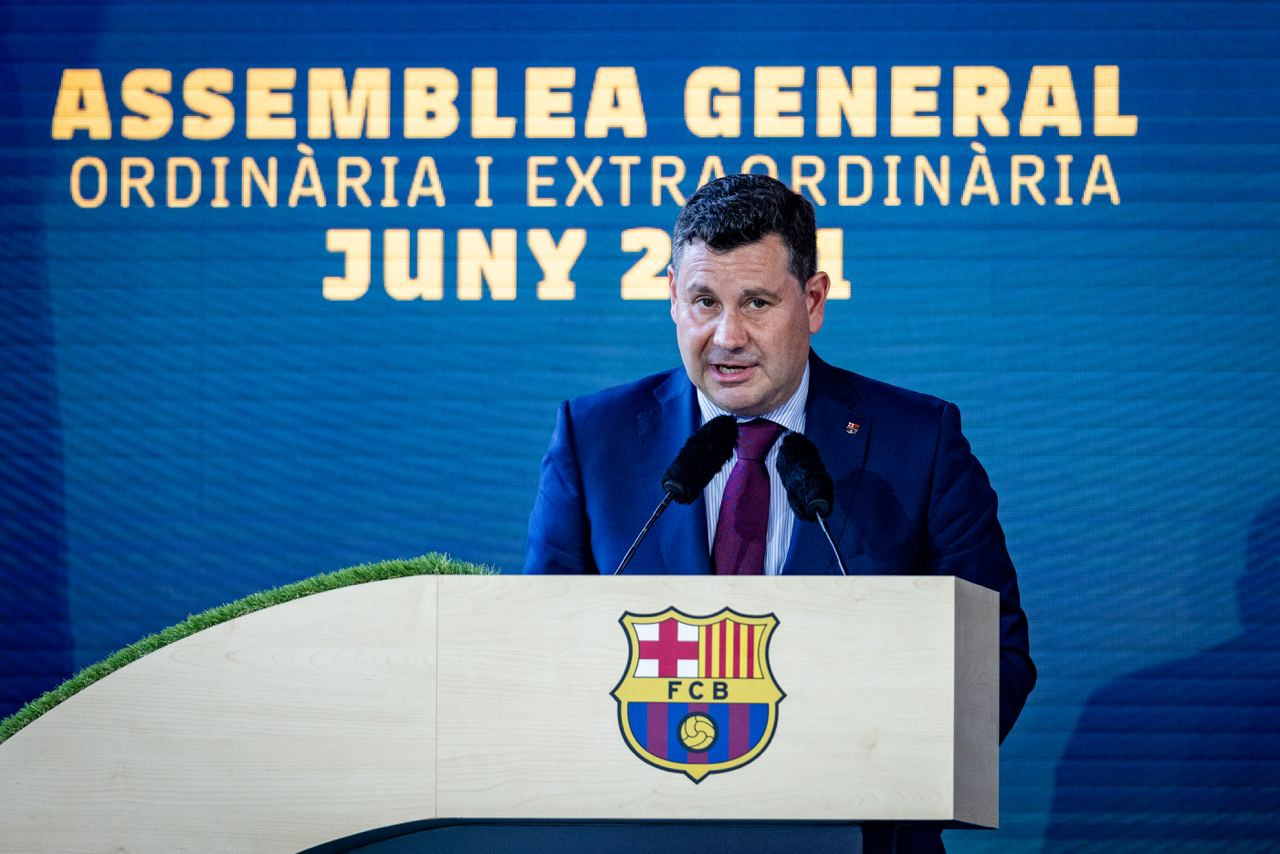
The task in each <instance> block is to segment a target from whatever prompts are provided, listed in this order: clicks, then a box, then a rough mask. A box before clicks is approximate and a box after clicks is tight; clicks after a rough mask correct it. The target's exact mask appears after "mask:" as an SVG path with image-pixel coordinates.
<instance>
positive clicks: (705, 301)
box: [693, 297, 716, 308]
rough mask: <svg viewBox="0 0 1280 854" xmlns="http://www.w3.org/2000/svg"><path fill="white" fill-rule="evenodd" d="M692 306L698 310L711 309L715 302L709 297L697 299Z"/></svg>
mask: <svg viewBox="0 0 1280 854" xmlns="http://www.w3.org/2000/svg"><path fill="white" fill-rule="evenodd" d="M693 304H694V305H696V306H698V307H699V308H711V307H712V306H713V305H715V304H716V301H715V300H713V299H712V298H711V297H698V298H697V299H695V300H694V301H693Z"/></svg>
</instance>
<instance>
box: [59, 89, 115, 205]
mask: <svg viewBox="0 0 1280 854" xmlns="http://www.w3.org/2000/svg"><path fill="white" fill-rule="evenodd" d="M78 130H83V131H87V132H88V134H89V139H111V111H110V109H109V108H108V107H107V92H106V89H104V88H103V86H102V72H101V71H99V70H98V69H96V68H64V69H62V83H61V84H59V86H58V100H57V103H55V104H54V107H53V127H52V133H53V138H54V139H71V138H72V137H73V136H75V133H76V131H78ZM103 185H104V186H105V182H103ZM82 207H83V206H82ZM89 207H97V205H89Z"/></svg>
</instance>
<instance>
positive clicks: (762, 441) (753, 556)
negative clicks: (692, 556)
mask: <svg viewBox="0 0 1280 854" xmlns="http://www.w3.org/2000/svg"><path fill="white" fill-rule="evenodd" d="M782 431H783V427H782V425H781V424H775V423H774V422H772V421H765V420H763V419H759V418H757V419H756V420H755V421H748V422H747V423H746V424H739V425H738V446H737V451H738V461H737V462H736V463H734V464H733V471H731V472H729V481H728V482H727V483H726V484H725V486H724V498H723V499H722V500H721V502H720V519H719V521H717V522H716V539H715V545H713V546H712V547H711V556H712V560H713V561H714V562H715V569H716V574H717V575H763V574H764V551H765V541H766V539H767V537H768V532H769V470H768V469H767V468H765V465H764V460H765V457H767V456H769V449H770V448H772V447H773V443H774V442H776V441H778V436H780V435H782Z"/></svg>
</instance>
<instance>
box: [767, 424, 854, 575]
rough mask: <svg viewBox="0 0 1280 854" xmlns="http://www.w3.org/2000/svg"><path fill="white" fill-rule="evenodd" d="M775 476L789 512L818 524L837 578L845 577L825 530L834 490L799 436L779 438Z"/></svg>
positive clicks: (815, 451) (815, 453)
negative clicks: (836, 568)
mask: <svg viewBox="0 0 1280 854" xmlns="http://www.w3.org/2000/svg"><path fill="white" fill-rule="evenodd" d="M778 476H779V477H780V478H782V485H783V487H784V488H785V489H786V490H787V503H789V504H790V505H791V510H792V512H794V513H795V514H796V515H797V516H799V517H800V518H801V519H804V520H806V521H808V522H817V523H818V527H820V528H822V533H823V534H824V535H826V538H827V543H829V544H830V545H831V552H832V553H833V554H834V555H835V556H836V563H837V564H838V565H839V566H840V574H841V575H848V574H849V568H848V567H847V566H845V564H844V558H842V557H841V556H840V550H839V549H838V548H836V541H835V540H834V539H833V538H832V537H831V531H830V529H829V528H827V516H830V515H831V508H832V507H833V506H834V505H835V486H834V485H833V484H832V482H831V475H830V474H828V473H827V467H826V466H824V465H823V464H822V457H821V456H819V454H818V449H817V448H816V447H815V446H814V444H813V442H811V441H809V439H808V437H806V436H805V435H804V434H803V433H788V434H787V435H786V436H785V437H784V438H783V440H782V447H780V448H779V449H778Z"/></svg>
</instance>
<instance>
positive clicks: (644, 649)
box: [613, 608, 786, 783]
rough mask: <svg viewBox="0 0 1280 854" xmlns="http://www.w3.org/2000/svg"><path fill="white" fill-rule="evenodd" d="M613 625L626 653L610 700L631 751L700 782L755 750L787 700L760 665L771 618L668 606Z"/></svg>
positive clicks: (770, 735)
mask: <svg viewBox="0 0 1280 854" xmlns="http://www.w3.org/2000/svg"><path fill="white" fill-rule="evenodd" d="M619 622H620V623H621V624H622V629H623V631H625V632H626V633H627V642H628V643H629V644H630V645H631V654H630V657H629V659H628V661H627V669H626V670H625V671H624V672H623V674H622V679H621V681H619V682H618V685H617V687H615V688H614V689H613V698H614V699H615V700H617V701H618V726H619V727H620V728H621V729H622V737H623V739H625V740H626V742H627V746H628V747H630V748H631V750H632V752H634V753H635V754H636V756H639V757H640V758H641V759H643V760H644V761H645V762H648V763H649V764H650V765H653V766H655V767H658V768H662V769H663V770H666V771H675V772H677V773H682V774H686V775H688V777H689V779H690V780H692V781H693V782H695V783H700V782H702V780H703V778H705V777H706V776H707V775H708V774H717V773H719V772H721V771H732V770H733V769H734V768H741V767H742V766H743V765H746V764H747V763H748V762H750V761H751V760H753V759H755V758H756V757H757V756H759V755H760V754H761V753H763V752H764V749H765V748H766V747H768V746H769V740H770V739H772V738H773V731H774V729H775V728H776V727H777V724H778V703H780V702H781V701H782V698H783V697H785V696H786V694H784V693H783V692H782V689H781V688H780V687H779V686H778V683H777V682H776V681H775V680H774V678H773V673H772V671H771V670H770V669H769V638H770V637H771V636H772V635H773V630H774V628H775V627H777V625H778V618H777V617H775V616H774V615H773V614H766V615H764V616H760V617H752V616H748V615H746V614H739V613H737V612H736V611H733V610H731V609H729V608H725V609H724V610H722V611H720V612H719V613H717V614H712V615H711V616H708V617H692V616H690V615H688V614H685V613H683V612H682V611H678V610H676V609H675V608H668V609H667V610H665V611H663V612H661V613H658V614H632V613H630V612H627V613H625V614H623V615H622V619H621V620H619Z"/></svg>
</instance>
